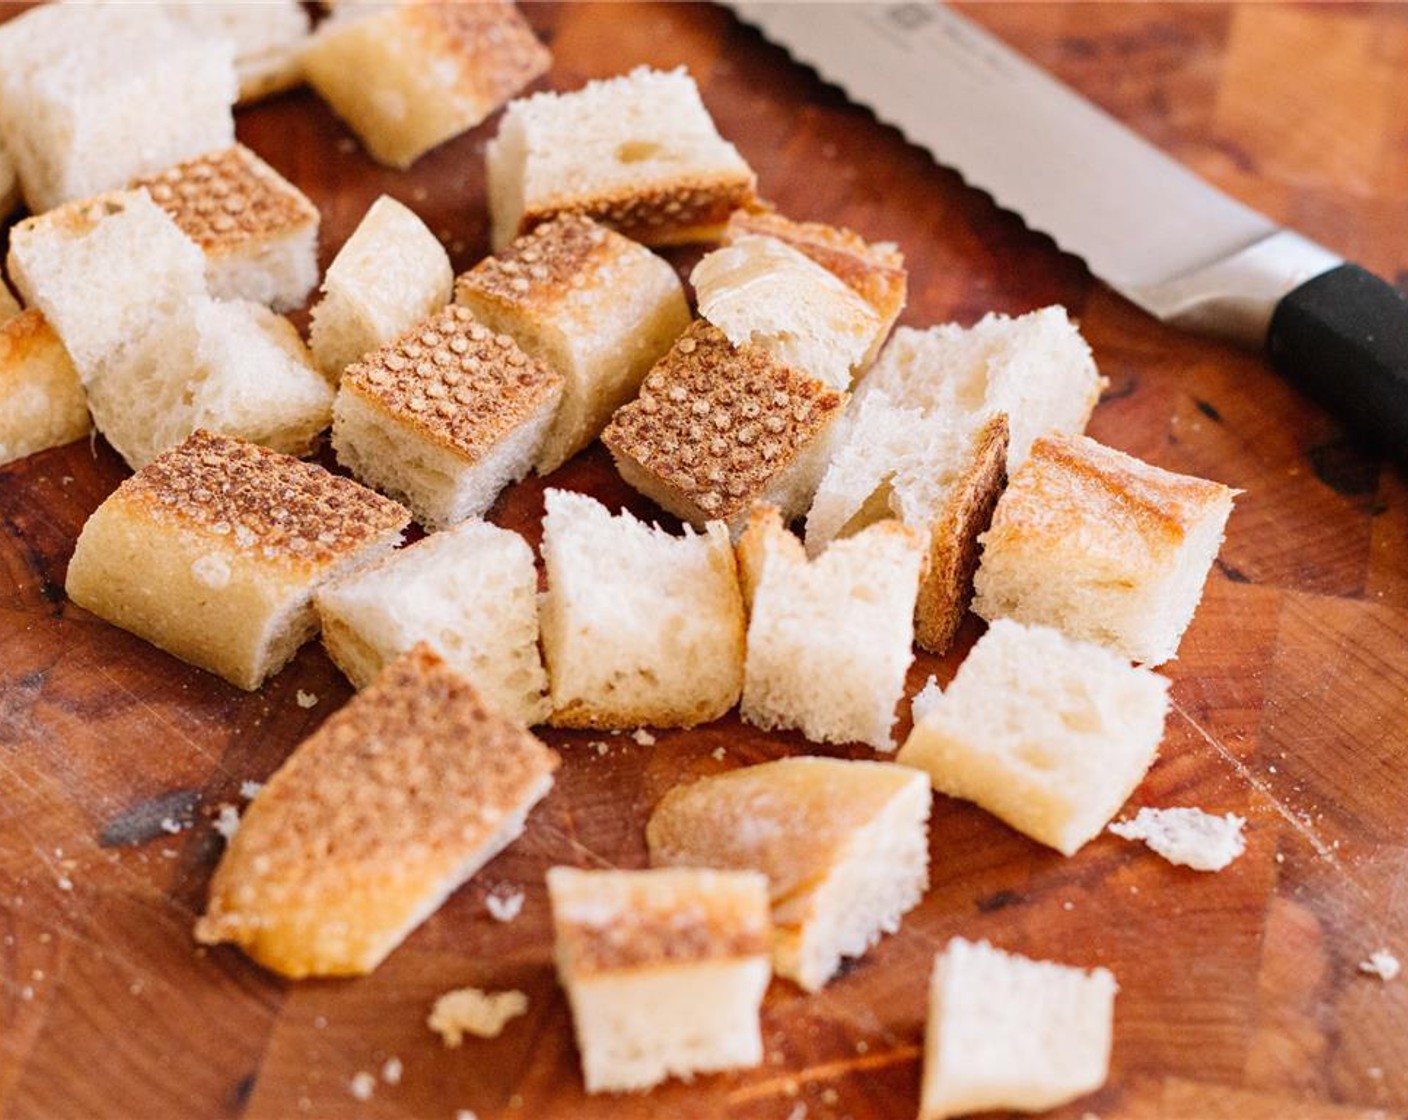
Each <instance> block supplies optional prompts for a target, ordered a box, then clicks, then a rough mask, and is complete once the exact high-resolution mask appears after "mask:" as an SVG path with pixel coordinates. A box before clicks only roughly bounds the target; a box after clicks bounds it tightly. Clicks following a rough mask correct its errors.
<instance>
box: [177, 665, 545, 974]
mask: <svg viewBox="0 0 1408 1120" xmlns="http://www.w3.org/2000/svg"><path fill="white" fill-rule="evenodd" d="M557 763H558V759H557V756H556V755H555V754H554V753H553V752H552V751H550V750H548V748H547V747H545V746H544V745H543V744H542V743H540V742H539V741H538V740H537V739H535V738H534V737H533V736H532V735H531V734H529V733H528V732H527V731H525V730H524V729H523V728H522V727H521V726H519V725H518V724H517V723H516V722H514V721H513V720H509V719H506V718H504V717H503V716H501V715H500V714H499V713H498V712H496V711H495V710H494V709H493V708H492V707H490V706H489V705H488V704H486V703H485V701H484V699H483V698H482V697H481V696H480V694H479V693H478V692H477V691H476V690H475V689H474V687H473V685H471V684H470V683H469V682H468V681H467V680H465V678H464V677H462V676H460V675H459V674H458V673H457V672H455V671H454V670H453V669H451V668H450V667H449V666H448V665H446V664H445V663H444V661H442V660H441V659H440V658H439V657H438V656H437V655H436V654H434V653H432V652H431V651H430V650H429V649H428V648H426V647H425V646H417V647H416V648H415V649H413V650H411V651H410V652H409V653H406V654H404V655H402V656H401V657H399V658H397V659H396V660H395V661H393V662H392V663H391V664H390V665H388V666H387V667H386V668H385V669H384V670H383V671H382V672H381V673H380V674H379V675H378V676H377V678H376V680H375V681H373V682H372V684H371V685H369V686H368V687H367V688H365V689H363V690H362V691H361V692H359V693H358V694H357V695H356V696H355V697H353V698H352V700H350V701H349V702H348V703H347V705H346V706H345V707H344V708H342V709H341V710H340V711H338V712H336V713H334V714H333V715H332V716H330V717H329V718H328V720H327V722H325V723H324V724H323V725H322V726H321V727H320V728H319V729H318V730H317V731H315V732H314V733H313V734H312V735H311V736H310V737H309V738H308V739H306V740H304V741H303V742H302V743H301V744H299V746H298V748H297V749H296V750H295V751H294V752H293V754H292V756H291V757H290V758H289V759H288V761H287V762H285V763H284V764H283V766H281V767H280V768H279V770H278V772H277V773H276V774H274V776H273V777H272V778H270V779H269V781H268V782H266V783H265V784H264V788H263V789H262V790H260V791H259V795H258V796H257V797H255V799H254V800H253V801H252V802H251V803H250V805H249V808H248V809H246V810H245V812H244V815H243V817H242V818H241V820H240V827H239V831H238V832H236V833H235V835H234V837H233V839H232V840H231V841H230V846H229V848H228V849H227V850H226V852H225V855H224V857H223V858H222V859H221V861H220V865H219V867H217V868H216V870H215V876H214V878H213V879H212V880H211V884H210V902H209V904H208V906H207V908H206V912H205V915H204V916H203V917H202V918H201V919H200V920H199V921H198V922H197V923H196V929H195V935H196V940H197V941H200V942H202V943H203V944H207V945H213V944H216V943H219V942H222V941H230V942H234V943H235V944H236V945H239V946H240V947H241V948H242V949H243V950H244V951H245V952H246V953H248V954H249V955H250V956H251V957H253V958H254V959H255V960H256V961H258V962H259V963H260V964H262V965H264V966H265V967H266V968H270V969H273V970H274V971H275V972H279V973H281V974H283V975H284V976H289V977H294V978H298V977H303V976H355V975H360V974H362V973H366V972H370V971H372V969H374V968H376V966H377V965H378V964H380V963H381V962H382V961H383V960H384V959H385V958H386V956H387V954H389V953H390V952H391V951H392V950H393V949H395V948H396V946H397V945H399V944H400V943H401V942H402V940H404V939H405V937H406V936H407V935H408V934H409V933H410V932H411V931H412V930H413V929H415V928H416V927H417V926H418V925H420V923H421V922H423V921H424V920H425V919H426V918H428V917H429V916H430V915H431V914H433V913H434V912H435V911H436V910H437V909H438V908H439V907H440V904H441V903H443V902H444V901H445V899H446V898H448V897H449V895H450V894H451V893H453V892H454V891H455V890H456V889H457V888H459V887H460V886H461V885H462V884H463V883H465V882H466V881H467V880H468V879H470V878H471V877H472V876H473V875H474V874H475V873H476V872H477V871H478V870H479V869H480V868H481V867H483V866H484V865H485V864H486V863H488V862H489V860H491V859H493V857H494V856H496V855H498V853H499V852H501V851H503V849H504V848H506V847H507V846H508V845H509V844H511V843H512V842H513V841H514V840H515V839H517V837H518V836H519V835H521V834H522V832H523V828H524V824H525V821H526V819H527V816H528V813H529V811H530V810H531V809H532V808H533V806H534V805H535V804H537V803H538V801H540V800H541V799H542V798H543V797H544V796H545V795H546V794H547V792H548V790H549V789H550V788H551V786H552V775H553V771H554V770H555V769H556V768H557Z"/></svg>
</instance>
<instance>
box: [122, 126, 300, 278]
mask: <svg viewBox="0 0 1408 1120" xmlns="http://www.w3.org/2000/svg"><path fill="white" fill-rule="evenodd" d="M141 187H145V188H146V189H147V193H148V194H150V195H151V196H152V201H153V202H155V203H156V204H157V205H158V206H160V207H161V208H162V209H163V210H165V211H166V212H167V213H168V214H170V215H171V217H172V220H174V221H175V223H176V224H177V225H178V226H180V227H181V232H182V233H184V234H185V235H186V236H187V237H189V238H190V239H191V240H192V241H194V242H195V243H196V244H197V245H199V246H200V247H201V248H202V249H203V250H205V252H207V253H211V254H219V253H224V252H228V251H230V250H231V249H234V248H237V247H243V246H247V245H248V244H249V242H250V241H251V240H253V239H258V238H265V237H272V236H276V235H278V234H285V233H289V232H291V231H293V230H296V229H300V228H303V227H306V226H309V225H314V226H316V225H317V224H318V210H317V207H315V206H314V205H313V204H312V203H311V202H310V201H309V200H308V197H307V196H306V195H305V194H304V193H303V192H302V191H300V190H299V189H298V188H297V187H295V186H294V185H293V184H292V183H290V182H289V181H288V180H287V179H285V178H284V177H283V176H282V175H280V174H279V173H278V172H277V171H275V170H274V169H273V168H272V167H270V166H269V165H268V164H267V163H265V162H264V161H263V160H262V159H260V158H259V157H258V156H257V155H255V154H254V153H253V152H251V151H250V150H249V149H248V148H246V147H245V146H244V145H243V144H236V145H234V146H233V147H230V148H224V149H222V150H221V151H218V152H207V153H205V154H204V155H199V156H196V157H195V158H194V159H188V160H185V161H184V162H182V163H178V164H176V165H175V166H173V167H168V168H166V170H164V171H159V172H157V173H156V174H154V175H145V176H143V177H141V178H140V179H134V180H133V181H132V188H133V189H134V190H135V189H138V188H141Z"/></svg>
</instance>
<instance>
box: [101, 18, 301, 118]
mask: <svg viewBox="0 0 1408 1120" xmlns="http://www.w3.org/2000/svg"><path fill="white" fill-rule="evenodd" d="M118 2H119V3H121V2H125V0H118ZM160 6H161V9H162V10H163V11H164V12H165V13H166V14H167V15H168V16H170V17H171V19H172V20H174V21H175V22H176V23H179V24H181V25H183V26H185V27H188V28H189V29H190V30H191V31H194V32H195V33H196V34H198V35H200V36H202V37H203V38H224V39H229V40H231V41H232V42H233V43H234V46H235V73H236V75H237V76H238V78H239V87H240V92H239V103H240V104H241V105H245V104H248V103H249V102H251V101H257V100H259V99H260V98H263V97H269V96H271V95H272V94H275V93H279V92H280V91H282V90H286V89H288V88H290V87H291V86H295V85H297V84H298V83H299V82H301V81H302V80H303V61H302V55H303V49H304V47H305V46H306V45H307V42H308V13H307V12H306V11H304V10H303V5H302V4H300V3H299V2H298V0H259V2H258V3H256V4H251V3H249V2H248V0H161V5H160Z"/></svg>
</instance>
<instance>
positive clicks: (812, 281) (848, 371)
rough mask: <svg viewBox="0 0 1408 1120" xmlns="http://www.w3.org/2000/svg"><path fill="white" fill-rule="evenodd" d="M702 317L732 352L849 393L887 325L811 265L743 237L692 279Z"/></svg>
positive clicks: (766, 241)
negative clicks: (756, 351) (761, 355)
mask: <svg viewBox="0 0 1408 1120" xmlns="http://www.w3.org/2000/svg"><path fill="white" fill-rule="evenodd" d="M689 279H690V282H691V283H692V284H693V285H694V290H695V294H696V295H697V296H698V298H699V314H700V315H702V316H703V317H704V318H705V319H707V320H709V322H711V323H713V324H714V326H716V327H718V328H719V329H720V330H722V331H723V332H724V334H726V335H727V336H728V339H729V341H730V342H732V343H733V344H734V345H735V346H738V345H742V344H743V343H749V344H751V345H754V346H758V347H761V348H762V349H764V350H766V351H767V352H768V353H769V354H771V355H772V356H773V357H774V358H776V359H777V360H778V361H780V362H783V363H785V364H787V365H789V366H792V367H793V368H794V369H799V370H801V371H802V372H803V373H807V374H810V375H811V376H812V377H815V378H816V379H817V380H819V381H824V382H825V383H826V384H827V385H829V386H831V387H832V388H833V389H849V388H850V387H851V381H852V379H853V378H854V377H855V375H856V374H857V373H859V372H860V370H861V368H862V367H863V365H864V362H865V358H866V355H868V354H870V353H872V352H873V351H875V350H878V349H879V348H880V343H881V342H882V341H884V336H883V330H884V329H885V324H884V323H883V322H882V321H881V319H880V316H879V315H878V314H877V313H876V311H875V309H874V308H873V307H871V306H870V304H868V303H866V301H865V300H864V299H862V298H861V297H860V296H859V295H857V294H856V292H854V291H853V290H852V289H850V288H848V287H847V286H846V285H845V284H844V283H842V282H841V281H840V280H839V279H838V278H837V277H836V276H834V275H833V274H832V273H830V272H828V271H827V270H826V269H825V268H823V267H822V266H821V265H819V264H817V263H816V262H815V261H813V260H812V259H811V258H809V257H807V256H805V255H803V254H802V253H799V252H798V251H797V250H796V249H794V248H792V247H791V246H790V245H788V244H786V243H785V242H782V241H778V240H777V239H776V238H773V237H756V236H747V237H740V238H738V239H737V240H735V241H734V242H733V243H732V244H731V245H729V246H727V247H726V248H723V249H716V250H714V252H712V253H709V254H708V255H707V256H705V257H704V259H703V260H701V261H700V262H699V263H698V264H697V265H696V266H695V268H694V271H693V272H692V273H691V274H690V277H689Z"/></svg>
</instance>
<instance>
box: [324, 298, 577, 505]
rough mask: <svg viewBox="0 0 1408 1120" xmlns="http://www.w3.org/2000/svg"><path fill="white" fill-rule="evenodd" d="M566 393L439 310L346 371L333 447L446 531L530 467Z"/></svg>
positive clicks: (556, 379)
mask: <svg viewBox="0 0 1408 1120" xmlns="http://www.w3.org/2000/svg"><path fill="white" fill-rule="evenodd" d="M561 399H562V378H561V377H560V376H559V375H558V374H556V373H554V372H553V371H552V370H550V369H548V367H547V366H545V365H544V364H543V363H542V362H540V361H538V360H537V359H536V358H530V357H528V355H527V354H525V353H524V352H523V351H522V350H520V349H519V347H518V344H517V343H516V342H514V341H513V339H511V338H509V336H508V335H506V334H495V333H494V332H493V331H491V330H489V329H488V328H487V327H485V326H484V325H483V324H481V323H477V322H475V320H474V316H472V315H471V314H470V313H469V311H468V310H467V309H466V308H463V307H458V306H450V307H445V308H442V309H441V310H440V311H437V312H436V313H435V314H434V315H431V316H430V317H429V318H428V319H425V320H423V321H422V322H421V323H420V324H418V325H417V326H415V327H412V328H411V329H410V330H408V331H407V332H406V333H405V334H403V335H401V337H400V338H398V339H396V340H395V341H394V342H391V343H388V344H387V345H386V346H383V347H381V349H379V350H376V351H374V352H372V353H371V354H368V355H366V356H365V357H364V358H362V359H361V360H360V361H358V362H355V363H354V364H352V365H351V366H349V367H348V368H347V371H346V373H345V374H344V375H343V378H342V384H341V386H340V387H339V389H338V393H337V400H336V402H335V403H334V405H333V426H332V445H333V448H334V449H335V450H336V451H337V458H338V462H340V463H342V465H343V466H345V467H347V468H348V469H349V470H350V471H351V472H352V473H353V474H355V475H356V476H357V477H358V478H360V479H361V480H362V481H363V482H366V483H367V484H368V485H370V486H374V487H376V488H377V489H378V490H382V491H384V492H385V493H388V494H390V495H392V496H393V497H396V498H399V499H400V500H402V501H404V502H405V503H406V505H408V506H409V507H410V508H411V510H412V511H413V512H414V513H415V515H416V520H417V521H419V522H420V523H421V524H422V525H424V526H425V527H426V528H427V529H432V530H434V529H443V528H446V527H447V526H450V525H455V524H458V523H459V522H461V521H464V520H465V519H466V518H470V517H478V516H479V515H481V514H482V513H484V512H485V511H486V510H487V509H488V508H489V507H490V506H491V505H493V503H494V500H495V499H496V498H497V497H498V496H499V492H500V491H501V490H502V489H503V488H504V487H505V486H507V485H508V484H509V483H510V482H517V481H518V480H519V479H521V478H522V477H523V476H524V475H525V474H527V473H528V471H529V470H531V469H532V466H533V460H534V459H535V457H536V456H537V454H538V451H539V449H540V448H541V447H542V445H543V439H544V437H545V436H546V434H547V430H548V425H549V424H551V423H552V418H553V416H554V415H555V414H556V412H557V405H558V402H559V401H560V400H561Z"/></svg>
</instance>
